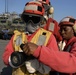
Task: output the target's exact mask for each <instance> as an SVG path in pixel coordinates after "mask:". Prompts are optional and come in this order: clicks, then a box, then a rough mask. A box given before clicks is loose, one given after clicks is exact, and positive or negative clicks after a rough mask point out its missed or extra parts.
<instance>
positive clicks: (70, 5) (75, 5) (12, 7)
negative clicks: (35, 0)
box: [0, 0, 76, 22]
mask: <svg viewBox="0 0 76 75" xmlns="http://www.w3.org/2000/svg"><path fill="white" fill-rule="evenodd" d="M6 1H8V12H16V13H18V14H20V13H22V11H23V9H24V6H25V4H26V3H27V2H29V1H31V0H6ZM50 2H51V4H52V6H53V7H54V19H55V20H57V21H58V22H60V20H61V19H62V18H64V17H66V16H73V17H74V18H76V0H50ZM4 12H5V0H0V14H2V13H4Z"/></svg>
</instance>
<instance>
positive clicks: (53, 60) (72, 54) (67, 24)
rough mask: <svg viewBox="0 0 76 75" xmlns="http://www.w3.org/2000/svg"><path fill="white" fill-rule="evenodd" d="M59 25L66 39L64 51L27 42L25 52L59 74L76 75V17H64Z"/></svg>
mask: <svg viewBox="0 0 76 75" xmlns="http://www.w3.org/2000/svg"><path fill="white" fill-rule="evenodd" d="M59 26H60V33H61V36H62V38H63V39H64V40H65V41H66V46H65V48H64V50H63V51H59V50H58V51H54V50H53V49H51V50H50V49H46V47H38V45H36V44H33V43H26V44H25V46H24V47H23V51H24V52H25V54H29V55H30V54H32V55H33V56H35V57H36V58H37V59H38V60H39V61H41V62H42V63H44V64H46V65H48V66H49V67H50V68H53V69H54V70H55V71H58V72H60V73H59V75H76V19H75V18H73V17H71V16H67V17H64V18H63V19H62V20H61V21H60V23H59ZM26 45H28V47H29V50H28V49H27V48H26ZM32 46H33V47H32ZM43 58H44V59H43ZM47 59H48V60H47Z"/></svg>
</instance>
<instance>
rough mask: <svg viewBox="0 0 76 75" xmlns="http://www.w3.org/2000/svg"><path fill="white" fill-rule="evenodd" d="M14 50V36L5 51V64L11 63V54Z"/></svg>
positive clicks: (3, 57)
mask: <svg viewBox="0 0 76 75" xmlns="http://www.w3.org/2000/svg"><path fill="white" fill-rule="evenodd" d="M12 52H14V50H13V37H12V38H11V40H10V41H9V43H8V44H7V45H6V47H5V51H4V53H3V56H2V59H3V62H4V64H5V65H9V57H10V56H11V54H12Z"/></svg>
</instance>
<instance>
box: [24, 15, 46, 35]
mask: <svg viewBox="0 0 76 75" xmlns="http://www.w3.org/2000/svg"><path fill="white" fill-rule="evenodd" d="M23 20H24V22H25V23H26V32H28V33H31V34H32V33H33V32H35V31H36V30H37V29H38V28H41V27H43V26H44V23H45V22H43V21H45V19H44V17H43V16H40V15H34V14H24V15H23Z"/></svg>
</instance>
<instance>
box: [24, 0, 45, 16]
mask: <svg viewBox="0 0 76 75" xmlns="http://www.w3.org/2000/svg"><path fill="white" fill-rule="evenodd" d="M23 13H30V14H36V15H42V16H43V15H44V7H43V5H42V3H40V2H38V1H30V2H28V3H26V5H25V8H24V12H23Z"/></svg>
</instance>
